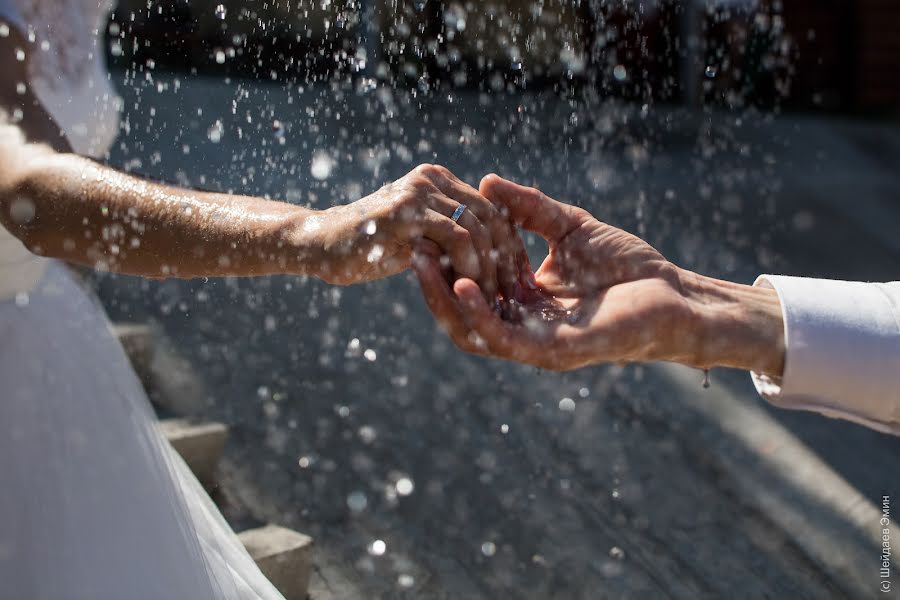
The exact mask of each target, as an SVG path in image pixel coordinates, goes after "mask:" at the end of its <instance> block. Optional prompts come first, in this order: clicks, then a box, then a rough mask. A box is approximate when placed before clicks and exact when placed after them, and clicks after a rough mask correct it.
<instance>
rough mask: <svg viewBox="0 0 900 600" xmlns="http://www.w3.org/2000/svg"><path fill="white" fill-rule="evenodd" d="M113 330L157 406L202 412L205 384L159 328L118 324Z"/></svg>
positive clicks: (179, 413) (134, 324) (176, 411)
mask: <svg viewBox="0 0 900 600" xmlns="http://www.w3.org/2000/svg"><path fill="white" fill-rule="evenodd" d="M112 330H113V334H114V335H115V336H116V337H117V338H118V339H119V343H121V344H122V348H123V349H124V350H125V354H127V355H128V358H129V359H130V360H131V365H132V367H133V368H134V371H135V373H137V376H138V378H139V379H140V380H141V383H142V384H143V386H144V389H145V390H146V391H147V395H148V396H149V398H150V400H151V401H152V402H153V403H154V404H155V405H157V406H159V407H161V408H163V409H165V410H167V411H169V412H171V413H173V414H176V415H186V414H195V413H197V412H199V411H200V410H202V408H203V404H204V399H205V398H206V393H205V388H204V386H203V383H202V382H201V381H200V379H199V378H198V377H197V375H196V373H195V371H194V369H193V367H192V366H191V364H190V362H189V361H188V360H187V359H185V358H184V357H183V356H181V354H180V353H179V351H178V348H176V346H175V345H174V344H173V343H172V342H171V340H169V339H168V337H167V336H166V335H165V333H164V332H163V331H162V330H161V329H160V328H159V327H156V326H154V325H148V324H144V323H116V324H114V325H113V328H112Z"/></svg>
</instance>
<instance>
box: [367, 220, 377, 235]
mask: <svg viewBox="0 0 900 600" xmlns="http://www.w3.org/2000/svg"><path fill="white" fill-rule="evenodd" d="M376 231H378V224H377V223H375V221H372V220H371V219H370V220H368V221H366V235H375V232H376Z"/></svg>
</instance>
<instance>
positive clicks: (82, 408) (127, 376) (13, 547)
mask: <svg viewBox="0 0 900 600" xmlns="http://www.w3.org/2000/svg"><path fill="white" fill-rule="evenodd" d="M110 8H111V6H110V5H109V4H107V2H106V1H103V0H100V1H98V0H38V1H34V0H0V22H2V23H3V24H5V25H6V26H8V27H15V28H17V29H18V30H19V31H20V32H21V33H22V34H23V35H33V36H34V38H35V41H34V43H33V44H31V45H30V48H31V49H32V52H33V56H31V57H29V62H28V67H29V78H30V80H29V81H28V85H30V86H31V88H32V89H33V90H34V91H35V94H36V95H37V96H38V98H39V99H40V100H41V102H42V103H43V104H44V105H45V107H46V108H47V110H48V112H50V114H51V115H53V117H54V118H55V119H56V120H57V122H58V124H59V125H60V127H61V128H62V129H63V131H64V132H65V134H66V136H67V138H68V139H69V141H70V143H71V145H72V147H73V148H74V149H75V150H76V151H78V152H80V153H82V154H88V155H95V156H96V155H102V154H103V153H104V152H105V151H106V150H107V148H108V147H109V144H111V142H112V140H113V138H114V137H115V134H116V131H117V130H118V109H117V104H118V102H119V100H118V98H117V97H116V95H115V93H114V92H113V90H112V88H111V86H110V84H109V81H108V77H107V75H106V73H105V71H104V68H103V64H102V56H103V52H102V50H101V48H100V43H101V42H100V40H101V39H102V37H101V36H102V34H103V31H104V28H105V19H106V17H107V14H108V12H109V10H110ZM44 42H46V43H44ZM0 126H4V125H3V124H0ZM5 127H7V128H8V127H10V125H8V124H7V125H5ZM0 598H2V599H6V598H10V599H12V598H15V599H23V598H29V599H30V598H38V599H43V598H47V599H60V598H62V599H68V598H90V599H98V600H102V599H106V598H110V599H112V598H116V599H124V598H128V599H131V598H148V599H192V600H196V599H206V598H210V599H213V598H215V599H221V598H226V599H235V600H245V599H265V600H268V599H270V598H281V595H280V594H279V593H278V592H277V590H275V588H274V587H273V586H272V585H271V583H269V581H268V580H266V578H265V577H264V576H263V575H262V573H261V572H260V571H259V569H258V568H257V567H256V565H255V564H254V563H253V561H252V559H251V558H250V557H249V555H248V554H247V553H246V551H245V550H244V548H243V546H242V545H241V544H240V542H239V541H238V540H237V538H236V537H235V535H234V533H233V532H232V531H231V529H230V528H229V526H228V524H227V523H226V522H225V520H224V519H223V518H222V516H221V514H220V513H219V512H218V510H217V509H216V507H215V506H214V505H213V503H212V501H211V500H210V499H209V497H208V496H207V495H206V493H205V492H204V490H203V489H202V487H201V486H200V484H199V483H198V482H197V480H196V479H195V478H194V476H193V475H192V474H191V473H190V471H189V470H188V468H187V466H186V465H185V464H184V462H183V461H182V460H181V459H180V458H179V457H178V456H177V455H176V454H175V453H174V452H173V451H171V449H170V448H169V446H168V445H167V444H166V443H165V441H164V440H163V439H162V438H161V436H160V435H159V433H158V431H157V429H156V426H155V419H154V415H153V413H152V410H151V408H150V406H149V403H148V401H147V398H146V395H145V393H144V391H143V389H142V387H141V385H140V383H139V382H138V380H137V379H136V377H135V375H134V372H133V371H132V369H131V366H130V364H129V362H128V360H127V358H126V356H125V355H124V353H123V351H122V348H121V346H120V345H119V343H118V342H117V340H116V339H115V338H114V337H113V336H112V334H111V333H110V329H109V322H108V320H107V318H106V316H105V313H104V312H103V309H102V307H101V306H100V305H99V304H98V302H97V301H96V299H95V298H94V297H93V296H92V295H91V294H90V293H88V292H86V291H85V290H83V289H82V288H81V287H80V285H79V284H78V283H77V282H76V281H75V280H74V279H73V278H72V276H71V275H70V273H69V272H68V270H67V268H66V267H65V266H64V265H62V264H61V263H58V262H55V261H51V260H46V259H43V258H38V257H35V256H33V255H31V254H30V253H28V251H27V250H25V248H24V247H23V246H22V245H21V244H20V243H19V242H18V240H16V239H15V238H14V237H12V236H11V235H10V234H9V233H8V232H7V231H6V230H4V229H3V228H2V226H0Z"/></svg>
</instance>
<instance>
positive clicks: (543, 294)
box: [414, 175, 784, 376]
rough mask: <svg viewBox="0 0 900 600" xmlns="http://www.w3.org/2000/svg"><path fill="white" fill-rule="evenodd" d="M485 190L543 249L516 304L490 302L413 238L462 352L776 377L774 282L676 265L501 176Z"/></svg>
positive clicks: (429, 292) (436, 306) (428, 290)
mask: <svg viewBox="0 0 900 600" xmlns="http://www.w3.org/2000/svg"><path fill="white" fill-rule="evenodd" d="M480 191H481V193H482V194H483V195H484V196H485V197H486V198H488V199H490V200H491V201H493V202H494V203H496V204H497V205H498V206H501V207H504V208H505V209H506V210H507V211H508V212H509V216H510V217H511V218H512V219H513V220H514V221H515V222H516V223H517V224H518V225H520V226H521V227H523V228H524V229H527V230H530V231H533V232H535V233H537V234H539V235H541V236H542V237H544V238H545V239H546V240H547V242H548V244H549V249H550V251H549V255H548V256H547V258H546V259H545V260H544V261H543V263H542V264H541V266H540V268H538V270H537V272H535V273H534V274H533V275H528V274H526V275H525V277H524V278H523V279H524V280H525V282H526V283H525V285H523V286H520V287H519V289H517V291H516V293H515V298H514V300H515V301H514V302H510V303H508V306H507V307H506V308H505V310H503V311H496V310H492V307H491V306H489V305H488V304H487V303H485V302H484V300H483V297H482V294H481V293H480V290H479V286H478V284H477V283H476V282H475V281H473V280H472V279H469V278H465V277H462V278H458V279H457V280H456V281H455V282H453V284H452V287H451V285H450V284H449V283H448V280H447V277H446V274H445V273H444V272H442V270H441V268H440V264H439V262H438V259H437V255H438V254H439V251H438V249H437V248H436V247H434V246H431V245H429V244H427V243H421V244H418V245H417V255H416V258H415V259H414V266H415V270H416V274H417V276H418V278H419V281H420V283H421V286H422V291H423V292H424V295H425V299H426V301H427V303H428V305H429V307H430V308H431V310H432V312H433V313H434V314H435V317H436V318H437V319H438V321H439V322H440V323H441V324H442V325H443V326H444V328H445V329H446V330H447V331H448V332H449V334H450V336H451V337H452V338H453V340H454V341H455V342H456V344H457V345H459V346H460V347H461V348H463V349H464V350H467V351H469V352H474V353H477V354H484V355H493V356H497V357H501V358H506V359H510V360H515V361H519V362H524V363H528V364H533V365H536V366H539V367H543V368H547V369H553V370H569V369H576V368H579V367H583V366H586V365H591V364H598V363H607V362H617V363H621V362H638V361H640V362H643V361H673V362H679V363H683V364H686V365H690V366H694V367H701V368H710V367H717V366H724V367H735V368H741V369H747V370H754V371H757V372H760V373H765V374H768V375H771V376H779V375H780V374H781V372H782V370H783V364H784V339H783V335H784V334H783V331H784V328H783V322H782V316H781V309H780V305H779V301H778V297H777V295H776V294H775V292H774V291H772V290H767V289H760V288H755V287H751V286H746V285H739V284H734V283H730V282H726V281H720V280H716V279H712V278H709V277H704V276H702V275H698V274H696V273H692V272H690V271H687V270H684V269H681V268H679V267H677V266H676V265H674V264H673V263H671V262H669V261H668V260H666V259H665V257H663V256H662V255H661V254H660V253H659V252H657V251H656V250H655V249H654V248H652V247H651V246H650V245H649V244H647V243H646V242H644V241H643V240H641V239H640V238H638V237H636V236H633V235H631V234H629V233H627V232H625V231H622V230H621V229H617V228H615V227H612V226H610V225H607V224H606V223H603V222H601V221H598V220H597V219H595V218H594V217H593V216H592V215H591V214H590V213H588V212H587V211H585V210H583V209H581V208H578V207H575V206H572V205H568V204H564V203H561V202H557V201H555V200H553V199H551V198H548V197H547V196H546V195H544V194H543V193H542V192H541V191H539V190H537V189H534V188H529V187H524V186H521V185H518V184H515V183H513V182H510V181H507V180H504V179H501V178H500V177H497V176H496V175H489V176H487V177H485V178H484V179H483V180H482V182H481V186H480Z"/></svg>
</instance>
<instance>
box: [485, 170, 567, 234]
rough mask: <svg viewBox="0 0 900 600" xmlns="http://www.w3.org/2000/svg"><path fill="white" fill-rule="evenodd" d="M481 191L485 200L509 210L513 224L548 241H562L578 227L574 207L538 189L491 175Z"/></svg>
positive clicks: (486, 179)
mask: <svg viewBox="0 0 900 600" xmlns="http://www.w3.org/2000/svg"><path fill="white" fill-rule="evenodd" d="M479 190H480V192H481V193H482V195H484V197H485V198H487V199H488V200H490V201H491V202H494V203H497V204H499V205H501V206H502V207H504V208H505V209H506V210H507V211H509V217H510V218H511V219H512V220H513V222H515V223H517V224H519V225H521V226H522V227H523V228H525V229H527V230H529V231H533V232H535V233H538V234H540V235H541V236H543V237H544V238H546V239H547V240H548V241H551V242H556V241H559V240H560V239H561V238H562V237H563V236H565V235H566V234H567V233H568V232H569V231H571V228H572V227H573V226H574V225H575V223H574V222H573V221H574V219H573V212H574V211H573V209H574V207H572V206H570V205H568V204H563V203H562V202H557V201H556V200H553V199H552V198H550V197H548V196H546V195H545V194H544V193H543V192H541V191H540V190H538V189H535V188H530V187H525V186H523V185H519V184H517V183H513V182H512V181H507V180H506V179H503V178H502V177H499V176H497V175H494V174H490V175H487V176H485V177H484V178H483V179H482V180H481V185H479Z"/></svg>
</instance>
